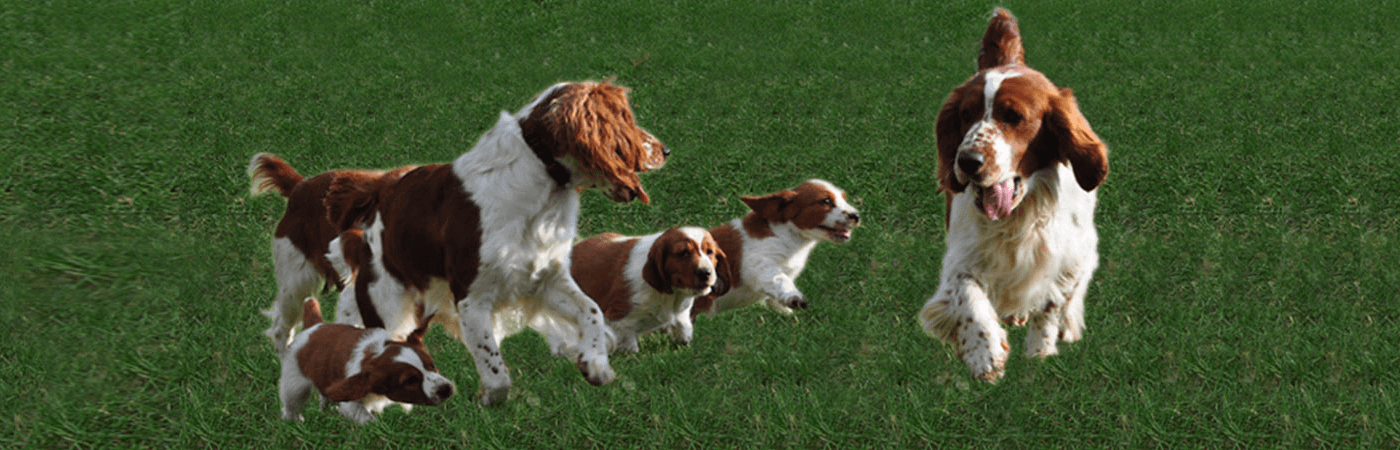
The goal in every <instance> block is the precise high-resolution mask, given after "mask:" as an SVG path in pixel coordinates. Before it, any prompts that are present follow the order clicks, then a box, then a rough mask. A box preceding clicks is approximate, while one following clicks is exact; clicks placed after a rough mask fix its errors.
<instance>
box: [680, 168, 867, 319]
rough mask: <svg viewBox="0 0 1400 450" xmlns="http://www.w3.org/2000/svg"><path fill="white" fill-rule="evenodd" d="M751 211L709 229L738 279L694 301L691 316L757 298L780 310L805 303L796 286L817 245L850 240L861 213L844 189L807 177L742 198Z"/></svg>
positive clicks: (714, 311) (749, 301)
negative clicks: (725, 289)
mask: <svg viewBox="0 0 1400 450" xmlns="http://www.w3.org/2000/svg"><path fill="white" fill-rule="evenodd" d="M741 200H743V201H744V203H745V204H747V205H748V206H749V209H751V210H752V211H750V212H749V213H748V214H747V215H745V216H744V217H741V218H738V219H734V220H731V221H729V223H726V224H724V225H720V226H718V227H715V228H712V229H710V234H711V235H713V236H714V237H715V241H717V242H719V246H720V249H721V250H723V251H724V254H725V255H727V256H728V257H729V259H730V261H732V263H731V264H730V267H731V268H732V269H733V270H734V273H733V274H731V275H730V276H729V278H730V279H732V280H734V284H733V286H730V289H729V292H728V293H725V294H724V295H716V294H710V295H706V296H703V297H700V298H698V299H696V300H695V306H694V307H693V308H691V316H695V315H698V314H703V313H709V314H712V315H713V314H719V313H721V312H724V311H729V310H733V309H738V308H743V307H745V306H749V305H751V304H753V303H756V302H759V301H766V302H767V303H768V306H770V307H772V308H773V309H775V310H777V311H779V312H782V313H791V312H792V311H793V310H794V309H802V308H806V307H807V297H806V296H804V295H802V291H799V290H797V284H796V280H797V276H798V275H801V274H802V269H803V268H805V267H806V266H807V256H809V255H811V253H812V249H813V248H816V246H817V243H819V242H823V241H831V242H846V241H848V240H850V239H851V230H852V229H854V228H855V227H856V226H858V225H860V213H859V212H858V211H856V208H855V207H853V206H851V204H850V203H848V202H847V200H846V192H845V191H843V190H841V189H840V188H838V187H836V186H835V185H833V184H831V183H830V182H827V181H825V180H817V179H812V180H807V181H806V182H804V183H802V184H801V185H798V186H797V187H795V188H792V189H785V190H782V191H778V192H774V193H771V194H767V195H762V196H758V197H742V198H741Z"/></svg>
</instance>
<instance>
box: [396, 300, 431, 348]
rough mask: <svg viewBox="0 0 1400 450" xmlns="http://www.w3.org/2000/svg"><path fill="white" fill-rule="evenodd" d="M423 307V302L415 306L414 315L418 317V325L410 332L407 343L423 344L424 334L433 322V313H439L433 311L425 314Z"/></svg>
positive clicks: (415, 345) (406, 339)
mask: <svg viewBox="0 0 1400 450" xmlns="http://www.w3.org/2000/svg"><path fill="white" fill-rule="evenodd" d="M423 308H424V307H423V304H422V303H419V304H418V305H417V306H416V307H414V313H415V314H414V316H415V317H417V318H418V327H416V328H414V329H413V331H412V332H410V333H408V337H407V338H405V339H404V342H405V343H407V344H408V345H411V346H414V347H422V346H423V335H424V334H426V333H427V332H428V326H429V325H432V324H433V315H435V314H437V311H433V312H432V313H430V314H427V315H424V314H423Z"/></svg>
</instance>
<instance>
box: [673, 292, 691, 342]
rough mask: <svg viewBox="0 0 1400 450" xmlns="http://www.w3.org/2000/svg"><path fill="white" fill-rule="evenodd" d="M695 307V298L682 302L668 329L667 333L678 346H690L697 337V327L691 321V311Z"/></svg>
mask: <svg viewBox="0 0 1400 450" xmlns="http://www.w3.org/2000/svg"><path fill="white" fill-rule="evenodd" d="M693 306H695V297H686V298H685V299H684V300H681V305H680V308H679V310H678V311H677V312H676V317H675V319H673V320H672V322H671V325H669V326H667V327H666V331H667V332H668V333H670V334H671V340H673V341H675V343H677V344H683V345H684V344H689V343H690V341H691V339H692V338H694V336H695V325H694V324H693V323H692V322H691V320H690V309H691V307H693Z"/></svg>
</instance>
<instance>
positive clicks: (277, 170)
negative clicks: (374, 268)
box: [248, 153, 415, 355]
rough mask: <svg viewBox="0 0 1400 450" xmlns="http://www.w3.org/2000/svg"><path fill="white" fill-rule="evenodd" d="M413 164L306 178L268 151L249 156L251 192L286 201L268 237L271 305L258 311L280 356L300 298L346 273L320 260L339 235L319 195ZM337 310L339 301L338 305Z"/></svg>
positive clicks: (388, 176)
mask: <svg viewBox="0 0 1400 450" xmlns="http://www.w3.org/2000/svg"><path fill="white" fill-rule="evenodd" d="M414 167H415V166H405V167H400V168H397V169H393V170H388V171H382V170H332V171H329V172H324V173H321V174H319V175H316V176H314V177H311V178H303V177H302V176H301V174H299V173H297V171H296V169H293V168H292V166H291V165H289V164H287V163H286V162H285V161H283V160H282V159H281V158H278V157H276V156H273V155H272V154H269V153H259V154H256V155H253V161H252V162H251V163H249V164H248V177H249V178H251V179H252V188H251V192H252V195H259V194H262V193H265V192H268V191H270V190H276V191H277V192H278V193H280V194H282V196H283V197H286V199H287V209H286V212H284V213H283V214H282V220H281V221H279V222H277V229H276V231H275V232H274V233H273V238H272V256H273V267H274V270H275V271H276V274H277V296H276V297H275V298H274V299H273V302H272V309H269V310H267V311H264V314H266V315H268V316H269V317H271V318H272V327H271V328H268V329H267V331H266V332H264V334H266V335H267V336H268V337H270V338H272V344H273V346H274V347H275V348H276V349H277V354H278V355H281V354H282V352H283V350H285V349H286V348H287V344H288V343H290V342H291V340H292V332H293V330H294V328H295V327H296V326H297V324H300V323H301V311H302V305H301V300H302V299H303V298H306V297H308V296H311V295H312V294H314V293H315V292H316V290H317V289H318V288H320V287H321V286H322V285H324V286H325V287H326V288H330V287H331V286H332V285H333V286H335V288H336V289H341V288H343V287H344V286H345V284H344V283H345V281H344V280H345V279H346V278H347V274H338V273H336V270H335V268H334V267H333V266H332V264H331V262H330V261H329V260H327V259H326V252H327V251H329V244H330V242H331V240H332V239H335V237H336V236H337V235H338V234H339V230H338V229H337V227H336V226H335V225H334V224H332V223H331V221H330V219H329V216H328V215H327V214H326V207H325V197H326V193H327V192H329V191H330V186H331V181H332V180H338V182H339V183H365V184H372V183H379V182H387V181H390V180H394V179H397V178H398V177H400V176H402V175H403V174H404V172H408V171H409V170H412V169H414ZM338 305H339V307H340V308H342V309H343V308H344V307H345V305H344V304H343V303H342V304H338ZM336 320H337V321H338V322H340V323H349V324H352V325H359V322H358V318H349V317H346V314H345V313H337V314H336Z"/></svg>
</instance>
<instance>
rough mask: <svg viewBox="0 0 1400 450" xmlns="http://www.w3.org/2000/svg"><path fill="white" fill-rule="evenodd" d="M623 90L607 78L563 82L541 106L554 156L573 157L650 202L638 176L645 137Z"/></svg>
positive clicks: (644, 156) (613, 182) (637, 196)
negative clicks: (543, 105) (573, 82)
mask: <svg viewBox="0 0 1400 450" xmlns="http://www.w3.org/2000/svg"><path fill="white" fill-rule="evenodd" d="M627 92H628V89H627V88H625V87H622V86H617V85H614V84H611V83H610V82H608V81H603V82H601V83H577V84H574V85H571V86H567V87H565V88H563V89H561V91H560V92H559V95H558V96H556V97H555V98H554V99H553V100H550V101H549V103H548V105H545V109H546V111H545V116H544V118H545V120H546V123H548V124H549V128H550V129H551V130H553V139H554V142H556V143H557V144H558V145H559V149H558V151H557V152H556V154H555V155H554V156H556V157H565V156H568V157H572V158H573V159H574V160H575V161H576V162H577V163H578V164H579V165H581V166H583V168H584V169H585V170H588V171H590V172H595V173H599V174H601V175H603V176H605V177H607V178H608V180H609V181H611V182H612V184H613V185H614V186H618V187H620V188H622V189H624V190H627V191H630V192H631V194H630V195H635V197H636V199H638V200H641V201H642V203H650V202H651V199H650V198H649V197H648V196H647V193H646V191H644V190H642V184H641V183H642V182H641V179H640V178H639V177H637V171H638V170H640V169H641V168H642V161H643V160H644V159H645V158H646V154H647V153H646V147H645V146H644V144H645V142H646V137H645V136H644V135H643V134H642V133H643V132H642V131H641V129H639V128H637V122H636V118H635V117H633V115H632V107H631V105H630V103H629V102H628V99H627ZM537 109H539V108H537ZM609 195H613V194H609ZM614 200H617V197H615V198H614ZM626 200H631V198H627V199H626Z"/></svg>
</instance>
